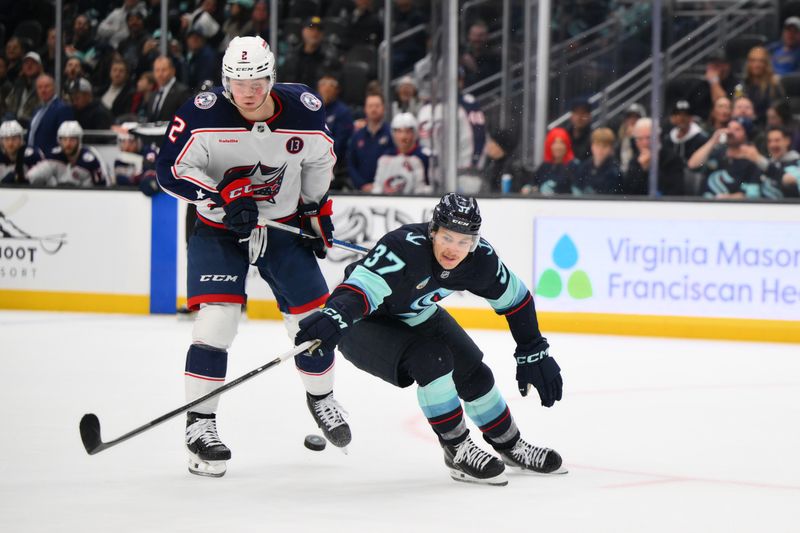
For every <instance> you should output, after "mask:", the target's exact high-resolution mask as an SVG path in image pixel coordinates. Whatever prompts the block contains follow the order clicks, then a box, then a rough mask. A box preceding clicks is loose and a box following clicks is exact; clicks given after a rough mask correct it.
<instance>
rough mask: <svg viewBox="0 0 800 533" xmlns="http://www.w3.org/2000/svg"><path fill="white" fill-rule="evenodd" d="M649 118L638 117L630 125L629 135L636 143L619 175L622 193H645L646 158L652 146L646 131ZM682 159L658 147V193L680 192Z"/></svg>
mask: <svg viewBox="0 0 800 533" xmlns="http://www.w3.org/2000/svg"><path fill="white" fill-rule="evenodd" d="M652 131H653V121H652V119H650V118H640V119H639V120H637V121H636V125H635V126H634V127H633V139H634V141H635V143H636V151H637V152H638V153H637V155H636V157H634V158H633V159H631V162H630V165H628V172H626V173H625V176H624V177H623V186H622V188H623V192H624V193H625V194H648V192H649V183H650V158H651V156H652V147H651V145H650V135H651V134H652ZM683 169H684V162H683V160H682V159H681V158H680V157H679V156H678V155H677V154H676V153H675V152H673V151H672V150H671V149H669V148H666V147H663V146H662V147H660V148H659V150H658V185H657V186H658V190H657V194H658V195H659V196H681V195H683V191H684V187H683Z"/></svg>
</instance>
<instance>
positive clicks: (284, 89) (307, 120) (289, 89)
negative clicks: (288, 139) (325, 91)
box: [270, 83, 327, 134]
mask: <svg viewBox="0 0 800 533" xmlns="http://www.w3.org/2000/svg"><path fill="white" fill-rule="evenodd" d="M272 92H273V93H274V95H275V97H276V98H277V99H278V100H279V101H280V105H281V107H282V109H281V112H280V115H278V117H277V118H276V119H275V121H274V122H272V123H271V124H270V127H272V128H273V129H288V130H300V131H302V130H306V131H321V132H325V131H326V130H325V126H326V124H325V111H324V108H325V106H324V105H323V104H322V99H321V98H320V97H319V95H318V94H317V93H315V92H314V91H312V90H311V88H309V87H308V85H303V84H302V83H276V84H275V86H274V87H273V88H272ZM326 134H327V133H326Z"/></svg>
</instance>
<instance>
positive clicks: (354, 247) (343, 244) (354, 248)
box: [258, 217, 369, 255]
mask: <svg viewBox="0 0 800 533" xmlns="http://www.w3.org/2000/svg"><path fill="white" fill-rule="evenodd" d="M258 225H259V226H267V227H270V228H275V229H280V230H283V231H288V232H289V233H294V234H295V235H300V236H301V237H305V238H306V239H318V238H319V237H317V236H316V235H309V234H308V233H306V232H305V231H303V230H302V229H300V228H295V227H294V226H290V225H289V224H284V223H282V222H276V221H274V220H270V219H268V218H264V217H258ZM331 244H333V245H334V246H335V247H337V248H341V249H343V250H349V251H351V252H355V253H357V254H362V255H367V254H368V253H369V249H368V248H364V247H363V246H361V245H358V244H356V243H354V242H348V241H340V240H339V239H331Z"/></svg>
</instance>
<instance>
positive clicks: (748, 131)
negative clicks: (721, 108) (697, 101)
mask: <svg viewBox="0 0 800 533" xmlns="http://www.w3.org/2000/svg"><path fill="white" fill-rule="evenodd" d="M753 131H754V126H753V121H752V120H750V119H748V118H745V117H738V118H733V119H731V121H730V122H729V123H728V126H727V127H726V128H720V129H718V130H716V131H715V132H714V133H713V134H712V135H711V138H710V139H709V140H708V142H706V143H705V144H704V145H703V146H701V147H700V148H698V149H697V150H696V151H695V152H694V154H692V157H690V158H689V162H688V167H689V169H690V170H697V171H700V172H702V174H703V177H704V179H705V183H704V185H703V188H702V191H703V193H702V195H703V196H704V197H706V198H717V199H731V198H745V197H748V198H758V197H759V196H760V194H761V192H760V186H761V169H760V168H759V167H758V165H756V164H755V163H754V162H753V160H752V155H751V150H750V149H751V148H752V145H751V142H750V137H751V136H752V134H753Z"/></svg>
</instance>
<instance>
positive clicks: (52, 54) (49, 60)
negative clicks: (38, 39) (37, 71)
mask: <svg viewBox="0 0 800 533" xmlns="http://www.w3.org/2000/svg"><path fill="white" fill-rule="evenodd" d="M38 52H39V57H40V58H41V59H42V69H44V71H45V72H46V73H47V74H50V75H51V76H53V75H55V73H56V29H55V28H48V30H47V38H46V39H45V42H44V44H43V45H42V46H40V47H39V51H38Z"/></svg>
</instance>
